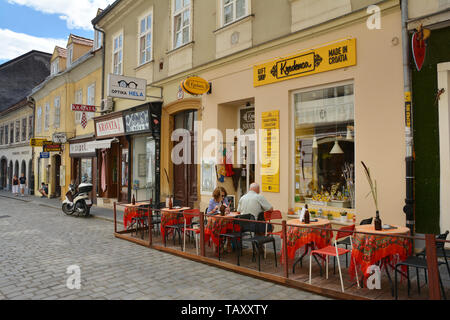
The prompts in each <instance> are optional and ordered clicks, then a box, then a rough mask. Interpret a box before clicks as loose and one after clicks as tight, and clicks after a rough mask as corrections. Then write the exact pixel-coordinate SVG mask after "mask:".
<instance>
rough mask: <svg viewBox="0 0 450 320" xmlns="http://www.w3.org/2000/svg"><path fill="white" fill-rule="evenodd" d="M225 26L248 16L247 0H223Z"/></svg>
mask: <svg viewBox="0 0 450 320" xmlns="http://www.w3.org/2000/svg"><path fill="white" fill-rule="evenodd" d="M222 1H223V2H222V3H223V25H227V24H229V23H231V22H233V21H236V20H238V19H239V18H242V17H243V16H245V15H246V14H247V0H222Z"/></svg>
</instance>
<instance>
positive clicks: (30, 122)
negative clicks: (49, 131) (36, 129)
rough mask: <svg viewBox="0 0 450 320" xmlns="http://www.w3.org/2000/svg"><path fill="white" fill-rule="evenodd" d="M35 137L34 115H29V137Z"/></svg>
mask: <svg viewBox="0 0 450 320" xmlns="http://www.w3.org/2000/svg"><path fill="white" fill-rule="evenodd" d="M32 137H33V116H29V117H28V139H31V138H32Z"/></svg>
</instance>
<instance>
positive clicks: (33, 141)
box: [30, 138, 52, 147]
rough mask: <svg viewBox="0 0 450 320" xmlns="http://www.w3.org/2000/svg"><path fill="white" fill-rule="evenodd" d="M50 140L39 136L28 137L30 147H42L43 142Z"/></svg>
mask: <svg viewBox="0 0 450 320" xmlns="http://www.w3.org/2000/svg"><path fill="white" fill-rule="evenodd" d="M51 143H52V141H49V140H47V139H40V138H31V139H30V146H31V147H42V146H43V145H44V144H51Z"/></svg>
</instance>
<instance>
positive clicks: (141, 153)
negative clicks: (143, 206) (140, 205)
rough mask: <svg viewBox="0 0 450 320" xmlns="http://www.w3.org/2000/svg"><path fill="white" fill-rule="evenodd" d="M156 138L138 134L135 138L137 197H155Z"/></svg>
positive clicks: (134, 180) (134, 168) (134, 181)
mask: <svg viewBox="0 0 450 320" xmlns="http://www.w3.org/2000/svg"><path fill="white" fill-rule="evenodd" d="M155 150H156V146H155V139H153V137H151V136H138V137H135V138H134V139H133V192H134V193H135V194H136V199H139V200H149V199H155V191H156V189H155V188H156V185H155V179H156V178H155V168H156V163H155V158H156V154H155Z"/></svg>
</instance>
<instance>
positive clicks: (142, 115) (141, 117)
mask: <svg viewBox="0 0 450 320" xmlns="http://www.w3.org/2000/svg"><path fill="white" fill-rule="evenodd" d="M148 118H149V117H148V109H145V110H140V111H136V112H131V113H126V114H125V115H124V119H125V131H126V132H127V133H133V132H139V131H148V130H150V123H149V119H148Z"/></svg>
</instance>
